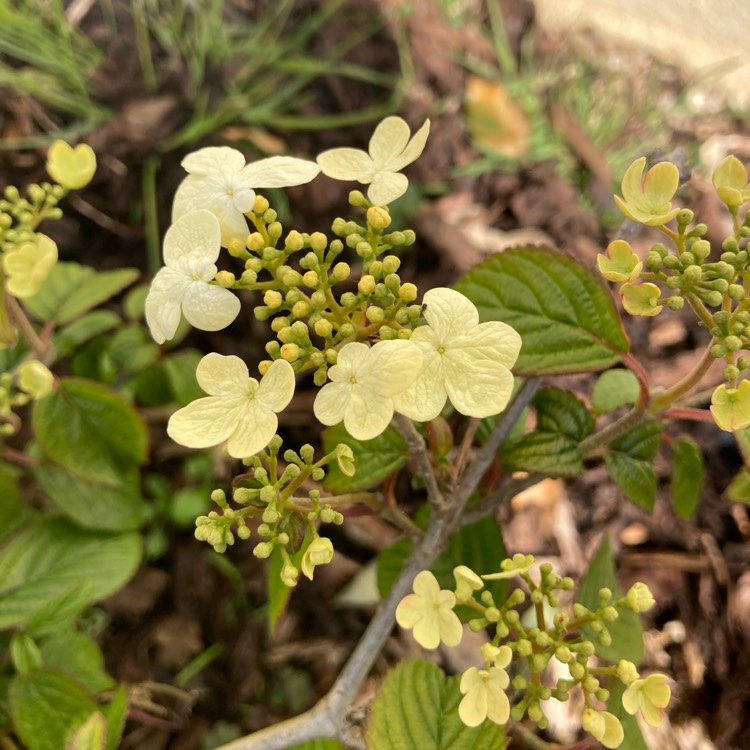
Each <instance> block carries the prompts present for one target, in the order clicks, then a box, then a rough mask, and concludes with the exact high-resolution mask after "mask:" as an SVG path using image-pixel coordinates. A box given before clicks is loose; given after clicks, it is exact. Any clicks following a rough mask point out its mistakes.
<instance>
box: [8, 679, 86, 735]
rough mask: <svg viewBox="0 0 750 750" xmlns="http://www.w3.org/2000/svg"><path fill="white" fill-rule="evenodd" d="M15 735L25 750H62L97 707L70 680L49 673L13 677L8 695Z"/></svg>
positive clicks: (76, 684) (77, 685)
mask: <svg viewBox="0 0 750 750" xmlns="http://www.w3.org/2000/svg"><path fill="white" fill-rule="evenodd" d="M8 694H9V699H10V712H11V716H12V717H13V725H14V728H15V731H16V733H17V734H18V736H19V737H20V738H21V741H22V742H23V743H24V745H25V746H26V747H27V748H28V750H65V747H66V743H67V741H68V740H69V738H70V737H71V736H72V735H73V733H74V732H75V730H76V728H77V727H79V726H80V725H81V723H82V722H84V721H85V720H86V719H87V718H88V717H89V716H90V715H91V714H92V713H93V712H94V711H96V710H97V706H96V704H95V703H94V701H93V699H92V697H91V695H90V694H89V693H88V691H87V690H85V689H84V688H83V687H81V685H79V684H78V683H76V682H74V681H73V680H71V679H70V678H68V677H66V676H65V675H63V674H61V673H60V672H56V671H54V670H50V669H36V670H34V671H33V672H29V673H28V674H19V675H16V676H15V677H14V678H13V679H12V680H11V683H10V689H9V691H8Z"/></svg>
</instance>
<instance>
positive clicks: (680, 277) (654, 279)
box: [598, 156, 750, 431]
mask: <svg viewBox="0 0 750 750" xmlns="http://www.w3.org/2000/svg"><path fill="white" fill-rule="evenodd" d="M645 167H646V160H645V158H641V159H638V160H637V161H635V162H634V163H633V164H632V165H631V166H630V167H629V168H628V170H627V171H626V173H625V175H624V177H623V180H622V196H615V202H616V203H617V206H618V207H619V209H620V210H621V211H622V213H623V214H625V216H627V217H628V218H630V219H632V220H634V221H637V222H640V223H642V224H645V225H647V226H651V227H656V228H657V229H658V230H659V231H660V232H661V233H662V234H663V235H664V236H665V238H667V240H668V241H669V243H671V245H672V246H673V247H672V248H670V247H668V245H667V244H665V243H664V242H657V243H655V244H653V245H652V247H651V249H650V250H649V252H648V253H647V254H646V256H645V258H640V257H639V256H638V254H637V253H635V252H634V251H633V249H632V247H631V246H630V244H629V243H627V242H625V241H624V240H615V241H614V242H612V243H611V244H610V245H609V247H608V248H607V251H606V254H603V255H600V256H599V258H598V266H599V271H600V272H601V274H602V275H603V276H604V277H605V278H606V279H608V280H609V281H612V282H615V283H617V284H621V285H622V286H621V287H620V295H621V297H622V304H623V307H624V308H625V310H626V311H627V312H628V313H630V314H631V315H639V316H647V317H648V316H655V315H659V314H660V313H661V312H662V311H663V310H664V309H665V308H669V309H671V310H680V309H682V308H683V307H684V306H685V305H688V306H689V307H690V308H692V309H693V311H694V312H695V313H696V315H697V316H698V317H699V319H700V320H701V323H702V325H704V326H705V327H706V328H708V329H709V331H710V332H711V335H712V336H713V340H712V341H711V344H710V346H709V353H710V355H711V356H712V357H714V358H716V359H723V360H724V362H725V366H724V378H725V380H726V381H727V382H726V384H722V385H720V386H719V387H718V388H717V389H716V391H715V392H714V394H713V397H712V399H711V414H712V416H713V418H714V421H715V422H716V424H718V426H719V427H721V429H723V430H727V431H734V430H738V429H742V428H743V427H747V426H749V425H750V387H749V386H747V385H746V381H744V380H740V378H741V376H742V373H743V372H745V371H747V370H748V368H749V367H750V356H747V355H746V354H743V353H742V352H743V351H744V352H747V351H748V350H750V300H748V299H747V293H746V281H747V276H748V272H749V271H750V255H749V254H748V250H747V241H748V237H750V212H747V211H745V215H744V217H741V216H740V210H741V209H742V207H743V206H745V205H746V204H747V203H748V202H750V183H748V179H747V171H746V169H745V167H744V166H743V164H742V163H741V162H740V161H739V160H738V159H737V158H735V157H734V156H728V157H727V158H726V159H724V161H722V162H721V164H719V166H718V167H717V168H716V170H715V171H714V173H713V184H714V187H715V189H716V192H717V195H718V197H719V199H720V200H721V201H723V202H724V204H725V205H726V206H727V209H728V211H729V213H730V215H731V217H732V221H733V230H734V231H733V233H732V234H731V235H729V236H728V237H726V238H725V239H724V241H723V242H722V243H721V247H720V248H718V249H715V248H712V246H711V243H710V242H708V240H706V239H704V237H705V235H706V233H707V231H708V228H707V226H706V225H705V224H702V223H694V219H695V216H694V214H693V212H692V211H690V210H688V209H684V208H680V207H679V206H673V199H674V196H675V193H676V191H677V188H678V185H679V171H678V169H677V167H676V166H675V165H673V164H671V163H669V162H661V163H659V164H656V165H654V166H653V167H651V169H649V170H648V171H647V172H646V174H645V176H644V174H643V173H644V170H645ZM671 222H674V223H675V224H676V230H675V229H672V228H670V227H669V226H668V225H669V224H670V223H671ZM717 256H718V257H717Z"/></svg>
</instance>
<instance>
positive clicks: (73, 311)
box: [24, 261, 139, 325]
mask: <svg viewBox="0 0 750 750" xmlns="http://www.w3.org/2000/svg"><path fill="white" fill-rule="evenodd" d="M138 276H139V271H138V269H136V268H118V269H116V270H114V271H94V269H93V268H89V267H88V266H82V265H80V264H79V263H73V262H64V261H61V262H59V263H57V264H55V266H54V268H53V269H52V271H50V274H49V276H47V278H46V279H45V280H44V283H43V284H42V286H41V288H40V290H39V291H38V292H37V293H36V294H35V295H34V296H33V297H31V298H29V299H27V300H25V301H24V305H25V307H26V308H27V309H28V310H29V311H30V312H31V313H32V315H34V317H35V318H36V319H37V320H40V321H44V322H47V321H54V322H55V323H57V324H58V325H64V324H65V323H70V321H72V320H74V319H75V318H77V317H79V316H80V315H82V314H83V313H85V312H86V311H87V310H90V309H91V308H93V307H96V306H97V305H99V304H101V303H102V302H105V301H106V300H108V299H109V298H110V297H114V296H115V295H116V294H118V293H119V292H121V291H122V290H123V289H124V288H125V287H126V286H129V285H130V284H132V283H133V282H134V281H135V280H136V279H137V278H138Z"/></svg>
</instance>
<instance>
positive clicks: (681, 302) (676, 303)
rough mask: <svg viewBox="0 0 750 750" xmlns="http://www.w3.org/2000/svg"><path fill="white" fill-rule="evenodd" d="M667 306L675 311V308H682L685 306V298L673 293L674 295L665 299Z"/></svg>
mask: <svg viewBox="0 0 750 750" xmlns="http://www.w3.org/2000/svg"><path fill="white" fill-rule="evenodd" d="M667 307H668V308H669V309H670V310H674V311H675V312H676V311H677V310H682V308H683V307H685V298H684V297H680V296H679V295H678V294H677V295H675V296H674V297H670V298H669V299H668V300H667Z"/></svg>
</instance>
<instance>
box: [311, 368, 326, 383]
mask: <svg viewBox="0 0 750 750" xmlns="http://www.w3.org/2000/svg"><path fill="white" fill-rule="evenodd" d="M326 380H328V370H326V368H325V367H320V368H319V369H317V370H315V374H314V375H313V383H315V385H317V386H318V387H320V386H323V385H325V384H326Z"/></svg>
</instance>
